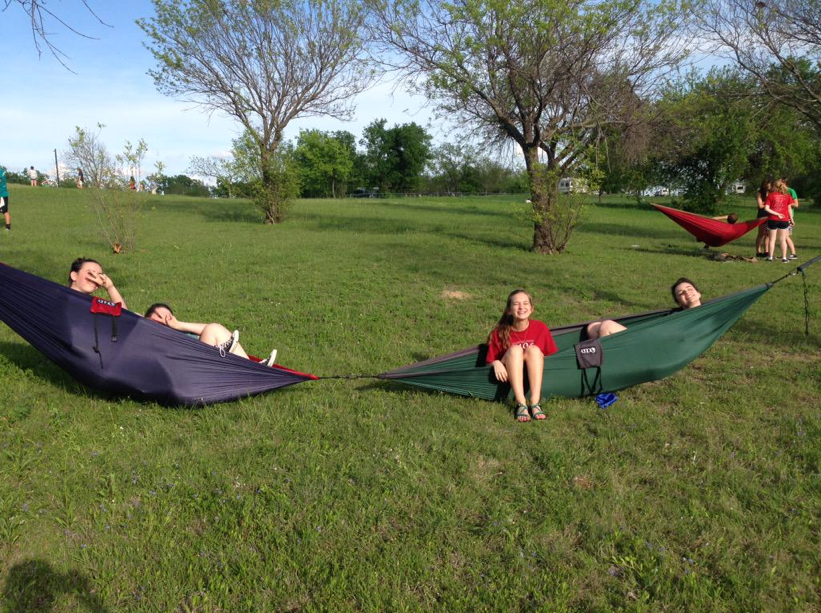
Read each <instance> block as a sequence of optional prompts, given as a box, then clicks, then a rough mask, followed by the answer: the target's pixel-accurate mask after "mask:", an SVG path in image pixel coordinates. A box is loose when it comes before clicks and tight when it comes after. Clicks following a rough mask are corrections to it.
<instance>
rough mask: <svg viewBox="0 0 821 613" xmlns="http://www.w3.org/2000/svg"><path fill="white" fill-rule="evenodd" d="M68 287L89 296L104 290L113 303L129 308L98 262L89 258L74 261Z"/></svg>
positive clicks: (69, 274)
mask: <svg viewBox="0 0 821 613" xmlns="http://www.w3.org/2000/svg"><path fill="white" fill-rule="evenodd" d="M68 286H69V287H70V288H71V289H73V290H75V291H78V292H82V293H83V294H88V295H89V296H90V295H92V294H94V292H96V291H97V290H98V289H100V288H103V289H104V290H105V291H106V292H107V293H108V297H109V299H110V300H111V302H119V303H120V304H121V305H122V307H123V308H124V309H127V308H128V306H127V305H126V303H125V300H123V297H122V296H121V295H120V292H119V291H117V288H116V287H114V282H113V281H112V280H111V278H110V277H109V276H108V275H106V274H105V273H104V272H103V267H102V266H100V263H99V262H98V261H97V260H92V259H89V258H77V259H76V260H74V261H73V262H72V263H71V270H70V271H69V273H68Z"/></svg>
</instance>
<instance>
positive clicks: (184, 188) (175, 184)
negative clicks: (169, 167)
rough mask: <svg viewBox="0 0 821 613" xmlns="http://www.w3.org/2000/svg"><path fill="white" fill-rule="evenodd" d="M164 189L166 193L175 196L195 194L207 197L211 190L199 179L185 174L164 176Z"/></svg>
mask: <svg viewBox="0 0 821 613" xmlns="http://www.w3.org/2000/svg"><path fill="white" fill-rule="evenodd" d="M164 191H165V193H166V194H170V195H177V196H197V197H199V198H207V197H208V196H209V195H210V194H211V191H210V190H209V189H208V186H207V185H205V184H203V182H202V181H200V180H199V179H192V178H191V177H188V176H186V175H176V176H174V177H165V186H164Z"/></svg>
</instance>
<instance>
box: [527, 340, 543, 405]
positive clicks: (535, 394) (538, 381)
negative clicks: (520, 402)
mask: <svg viewBox="0 0 821 613" xmlns="http://www.w3.org/2000/svg"><path fill="white" fill-rule="evenodd" d="M524 360H525V366H527V380H528V382H529V383H530V404H538V402H539V401H540V400H541V399H542V377H543V375H544V354H543V353H542V350H541V349H539V348H538V347H537V346H536V345H531V346H530V347H528V348H527V349H525V352H524ZM523 393H524V392H523Z"/></svg>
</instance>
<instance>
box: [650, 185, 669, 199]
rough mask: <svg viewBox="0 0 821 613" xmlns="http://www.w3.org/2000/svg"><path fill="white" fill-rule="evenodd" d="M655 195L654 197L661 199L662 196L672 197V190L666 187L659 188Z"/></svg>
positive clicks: (654, 192)
mask: <svg viewBox="0 0 821 613" xmlns="http://www.w3.org/2000/svg"><path fill="white" fill-rule="evenodd" d="M653 195H654V196H657V197H661V196H669V195H670V190H669V189H667V188H666V187H657V188H656V189H655V190H654V191H653Z"/></svg>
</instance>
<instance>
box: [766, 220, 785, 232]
mask: <svg viewBox="0 0 821 613" xmlns="http://www.w3.org/2000/svg"><path fill="white" fill-rule="evenodd" d="M789 227H790V222H789V221H777V220H775V219H768V220H767V229H768V230H786V229H787V228H789Z"/></svg>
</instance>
